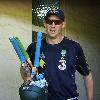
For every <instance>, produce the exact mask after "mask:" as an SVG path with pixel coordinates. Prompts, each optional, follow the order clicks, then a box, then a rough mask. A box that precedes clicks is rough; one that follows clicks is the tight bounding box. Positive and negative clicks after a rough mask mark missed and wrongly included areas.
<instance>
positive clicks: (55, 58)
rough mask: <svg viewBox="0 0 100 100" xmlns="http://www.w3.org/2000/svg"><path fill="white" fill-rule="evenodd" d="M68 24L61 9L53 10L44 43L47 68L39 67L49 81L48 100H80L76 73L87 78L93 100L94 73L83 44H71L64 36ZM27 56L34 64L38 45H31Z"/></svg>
mask: <svg viewBox="0 0 100 100" xmlns="http://www.w3.org/2000/svg"><path fill="white" fill-rule="evenodd" d="M64 20H65V16H64V13H63V11H62V10H60V9H57V10H50V11H48V12H47V14H46V16H45V21H44V26H45V28H46V37H45V38H44V39H43V40H42V44H41V56H40V59H42V60H43V61H44V62H45V65H44V67H43V68H41V67H39V68H38V71H39V73H42V72H43V73H44V75H45V77H46V79H47V81H48V92H49V96H48V99H47V100H78V98H77V97H78V96H79V95H78V93H77V86H76V83H75V72H76V70H77V71H78V72H79V73H80V74H81V75H83V77H84V81H85V86H86V93H87V100H93V79H92V74H91V71H90V69H89V67H88V64H87V63H86V60H85V56H84V53H83V50H82V48H81V46H80V45H79V43H76V42H74V41H72V40H69V39H68V38H67V37H65V36H64V35H63V34H62V29H63V28H64V27H65V22H64ZM27 52H28V54H29V56H30V59H31V61H32V60H33V57H34V52H35V43H32V44H30V45H29V47H28V49H27ZM21 69H22V68H21ZM21 74H22V70H21ZM22 77H23V78H24V79H25V80H28V79H29V80H30V79H31V78H27V77H26V78H25V77H24V75H23V74H22Z"/></svg>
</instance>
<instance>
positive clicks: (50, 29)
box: [44, 15, 64, 38]
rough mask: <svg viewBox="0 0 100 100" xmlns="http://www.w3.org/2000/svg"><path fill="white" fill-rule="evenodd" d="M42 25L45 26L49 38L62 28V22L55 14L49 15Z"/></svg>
mask: <svg viewBox="0 0 100 100" xmlns="http://www.w3.org/2000/svg"><path fill="white" fill-rule="evenodd" d="M44 26H45V28H46V34H47V35H48V36H49V37H50V38H56V37H57V36H59V35H60V34H61V30H62V28H64V22H63V21H62V20H61V19H59V17H57V16H56V15H51V16H49V17H48V18H47V20H45V23H44Z"/></svg>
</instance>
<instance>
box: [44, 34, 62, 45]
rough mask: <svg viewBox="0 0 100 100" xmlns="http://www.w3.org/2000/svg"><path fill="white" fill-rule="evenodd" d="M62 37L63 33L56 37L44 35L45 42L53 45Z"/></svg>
mask: <svg viewBox="0 0 100 100" xmlns="http://www.w3.org/2000/svg"><path fill="white" fill-rule="evenodd" d="M63 38H64V36H63V35H59V36H57V37H55V38H49V37H48V36H47V37H46V42H47V43H48V44H52V45H54V44H58V43H60V42H61V41H62V40H63Z"/></svg>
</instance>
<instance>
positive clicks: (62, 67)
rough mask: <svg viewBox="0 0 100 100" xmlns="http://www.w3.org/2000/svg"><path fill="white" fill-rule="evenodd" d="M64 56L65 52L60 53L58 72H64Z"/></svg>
mask: <svg viewBox="0 0 100 100" xmlns="http://www.w3.org/2000/svg"><path fill="white" fill-rule="evenodd" d="M65 55H66V50H62V51H61V58H60V60H59V63H60V64H59V65H58V68H59V69H60V70H65V69H66V60H65Z"/></svg>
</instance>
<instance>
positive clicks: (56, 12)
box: [45, 9, 65, 21]
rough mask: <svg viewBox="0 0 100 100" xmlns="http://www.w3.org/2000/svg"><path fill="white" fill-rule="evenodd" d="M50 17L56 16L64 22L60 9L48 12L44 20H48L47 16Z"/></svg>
mask: <svg viewBox="0 0 100 100" xmlns="http://www.w3.org/2000/svg"><path fill="white" fill-rule="evenodd" d="M51 15H56V16H58V17H59V18H60V19H61V20H62V21H64V20H65V15H64V12H63V11H62V10H60V9H57V10H49V11H48V12H47V14H46V16H45V20H47V19H48V17H49V16H51Z"/></svg>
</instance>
